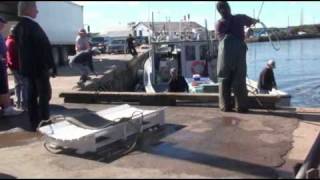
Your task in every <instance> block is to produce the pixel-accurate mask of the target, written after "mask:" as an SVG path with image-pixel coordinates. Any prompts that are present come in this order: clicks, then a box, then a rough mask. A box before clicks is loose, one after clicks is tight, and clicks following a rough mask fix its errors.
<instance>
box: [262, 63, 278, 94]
mask: <svg viewBox="0 0 320 180" xmlns="http://www.w3.org/2000/svg"><path fill="white" fill-rule="evenodd" d="M274 68H276V63H275V61H274V60H269V61H268V63H267V66H266V67H265V68H264V69H263V70H262V71H261V73H260V76H259V82H258V89H259V93H263V94H268V93H269V91H271V90H272V88H275V89H277V83H276V80H275V78H274V74H273V69H274Z"/></svg>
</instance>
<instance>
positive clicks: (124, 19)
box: [73, 1, 320, 33]
mask: <svg viewBox="0 0 320 180" xmlns="http://www.w3.org/2000/svg"><path fill="white" fill-rule="evenodd" d="M73 2H74V3H77V4H79V5H82V6H83V9H84V10H83V11H84V14H83V19H84V24H85V25H90V29H91V32H101V33H104V32H107V31H111V30H117V29H124V28H125V27H126V26H127V23H129V22H139V21H151V20H152V12H154V21H166V20H168V19H170V21H180V20H182V19H183V17H184V16H185V15H187V14H190V20H191V21H195V22H197V23H199V24H200V25H202V26H205V19H207V24H208V29H209V30H214V24H215V17H216V19H217V20H218V19H219V18H220V15H219V13H218V12H216V11H215V3H216V1H73ZM229 4H230V7H231V11H232V14H247V15H248V16H251V17H253V16H255V17H256V18H257V16H258V14H259V11H260V9H261V13H260V16H259V19H260V21H262V22H263V23H264V24H265V25H266V26H267V27H287V26H288V22H289V25H290V26H297V25H300V24H301V14H303V16H302V17H303V24H315V23H320V2H317V1H230V2H229ZM261 7H262V8H261ZM301 12H303V13H301ZM215 14H216V15H215ZM256 27H261V25H257V26H256Z"/></svg>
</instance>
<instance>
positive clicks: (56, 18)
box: [0, 1, 84, 65]
mask: <svg viewBox="0 0 320 180" xmlns="http://www.w3.org/2000/svg"><path fill="white" fill-rule="evenodd" d="M36 3H37V7H38V10H39V13H38V15H37V18H36V19H35V20H36V21H37V22H38V23H39V24H40V26H41V27H42V28H43V30H44V31H45V32H46V34H47V36H48V38H49V40H50V42H51V44H52V52H53V57H54V59H55V62H56V64H57V65H63V64H65V62H66V61H67V59H68V55H73V54H74V53H75V51H74V45H75V39H76V36H77V33H78V31H79V29H80V28H83V27H84V24H83V6H81V5H78V4H75V3H73V2H68V1H52V2H50V1H37V2H36ZM4 5H6V6H7V7H8V6H12V9H14V10H15V11H16V12H12V14H14V15H15V17H14V16H11V17H12V18H9V23H8V26H6V30H5V31H4V33H3V34H4V36H6V35H7V33H8V29H9V28H10V25H13V24H16V23H17V8H16V6H17V1H16V3H14V2H12V3H8V2H7V3H5V4H4ZM14 6H15V7H14ZM0 7H1V4H0Z"/></svg>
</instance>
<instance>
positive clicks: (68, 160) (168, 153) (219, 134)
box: [0, 55, 320, 178]
mask: <svg viewBox="0 0 320 180" xmlns="http://www.w3.org/2000/svg"><path fill="white" fill-rule="evenodd" d="M126 56H128V57H127V59H126V58H122V57H121V55H120V59H121V58H122V59H124V61H130V55H126ZM113 58H114V59H117V58H115V56H112V55H109V56H108V58H107V59H108V60H103V61H105V62H103V61H97V62H95V63H101V64H100V65H99V66H98V67H99V68H98V69H97V70H98V73H99V74H102V73H103V72H104V71H105V69H107V68H109V66H111V65H113V64H114V63H113V62H112V59H113ZM108 61H109V62H108ZM110 62H112V63H110ZM118 63H120V64H121V62H120V61H119V62H118ZM102 65H105V66H102ZM78 78H79V77H78V75H77V74H76V73H75V72H73V70H70V68H69V67H61V68H60V69H59V76H58V77H56V78H54V79H51V83H52V89H53V98H52V100H51V114H52V115H53V116H54V115H59V114H63V115H65V116H75V115H79V114H82V113H83V114H84V113H87V112H90V111H99V110H102V109H105V108H108V107H112V106H116V105H118V104H76V103H64V102H63V99H62V98H59V97H58V96H59V94H60V93H61V92H63V91H69V90H72V88H73V86H74V85H75V84H76V82H77V81H78ZM138 107H139V108H142V109H154V108H159V107H155V106H138ZM165 113H166V114H165V115H166V116H165V120H166V124H165V126H164V127H163V128H162V129H160V130H157V131H154V132H147V133H145V134H144V135H143V139H142V141H141V143H140V144H139V146H137V148H136V149H135V150H134V151H133V152H131V153H129V154H127V155H124V156H118V157H110V155H109V154H107V153H106V152H99V153H96V154H84V155H76V154H74V153H61V154H51V153H49V152H48V151H46V149H45V148H44V147H43V140H42V139H41V136H40V135H39V134H37V133H30V132H28V131H26V130H27V129H28V128H29V123H28V118H27V114H26V113H24V114H22V115H19V116H17V117H13V118H4V117H1V120H0V154H1V157H2V160H1V161H0V178H2V177H7V178H290V177H293V166H294V165H295V163H297V162H303V160H304V159H305V156H306V155H307V153H308V151H309V149H310V147H311V146H312V144H313V142H314V141H315V138H316V137H317V135H318V133H319V130H320V126H319V125H320V123H319V120H320V110H319V109H310V108H286V109H277V110H261V109H259V110H258V109H253V110H251V111H250V112H249V113H248V114H238V113H235V112H230V113H224V112H220V111H219V109H217V108H214V107H193V106H170V107H167V109H166V111H165Z"/></svg>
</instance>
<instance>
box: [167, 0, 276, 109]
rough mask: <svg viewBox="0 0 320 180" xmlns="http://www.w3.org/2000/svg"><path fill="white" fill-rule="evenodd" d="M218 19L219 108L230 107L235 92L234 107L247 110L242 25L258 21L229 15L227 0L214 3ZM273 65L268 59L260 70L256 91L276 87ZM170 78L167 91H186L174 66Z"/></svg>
mask: <svg viewBox="0 0 320 180" xmlns="http://www.w3.org/2000/svg"><path fill="white" fill-rule="evenodd" d="M216 8H217V11H218V12H219V13H220V15H221V19H220V20H219V21H218V22H217V24H216V28H215V29H216V35H217V38H218V40H219V49H218V62H217V76H218V81H219V108H220V109H221V111H225V112H229V111H232V108H233V107H232V101H231V92H232V91H233V93H234V98H235V111H237V112H240V113H245V112H248V90H247V84H246V76H247V64H246V53H247V49H248V48H247V45H246V43H245V41H244V40H245V33H244V28H245V27H250V26H252V25H254V24H256V23H258V22H259V20H258V19H254V18H251V17H249V16H247V15H243V14H237V15H232V14H231V9H230V6H229V4H228V2H226V1H219V2H218V3H217V7H216ZM273 68H275V61H274V60H269V61H268V63H267V66H266V67H265V68H264V69H263V70H262V72H261V73H260V76H259V81H258V92H259V93H269V91H271V90H272V88H277V85H276V81H275V78H274V73H273ZM171 75H172V76H171V79H170V81H169V91H170V92H185V91H187V90H188V89H187V85H186V82H185V80H182V79H183V78H177V75H176V70H175V69H172V70H171Z"/></svg>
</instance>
